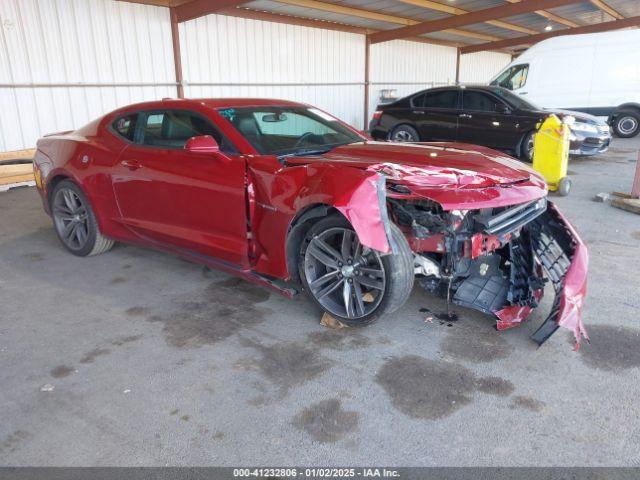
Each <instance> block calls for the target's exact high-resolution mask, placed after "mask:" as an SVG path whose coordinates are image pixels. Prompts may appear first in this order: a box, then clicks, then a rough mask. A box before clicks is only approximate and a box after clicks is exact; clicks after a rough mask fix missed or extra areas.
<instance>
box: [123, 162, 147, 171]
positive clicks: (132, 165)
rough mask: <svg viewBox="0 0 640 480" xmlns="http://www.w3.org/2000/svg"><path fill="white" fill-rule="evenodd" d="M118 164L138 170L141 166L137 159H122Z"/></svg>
mask: <svg viewBox="0 0 640 480" xmlns="http://www.w3.org/2000/svg"><path fill="white" fill-rule="evenodd" d="M120 165H122V166H123V167H126V168H128V169H129V170H138V169H139V168H142V165H141V164H140V162H138V161H137V160H122V161H121V162H120Z"/></svg>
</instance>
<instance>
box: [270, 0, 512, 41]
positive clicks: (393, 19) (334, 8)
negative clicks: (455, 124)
mask: <svg viewBox="0 0 640 480" xmlns="http://www.w3.org/2000/svg"><path fill="white" fill-rule="evenodd" d="M277 1H278V3H285V4H287V5H294V6H296V7H303V8H312V9H314V10H321V11H324V12H330V13H339V14H340V15H347V16H351V17H359V18H366V19H368V20H376V21H379V22H387V23H395V24H398V25H417V24H419V23H420V22H419V21H418V20H413V19H411V18H405V17H398V16H396V15H390V14H387V13H381V12H374V11H372V10H363V9H361V8H354V7H347V6H344V5H336V4H335V3H327V2H320V1H318V0H277ZM447 33H451V34H454V35H460V36H463V37H469V38H475V39H478V40H488V41H494V40H499V39H500V37H496V36H492V35H485V34H483V33H476V32H470V31H468V30H459V29H447ZM410 36H413V35H410ZM487 37H490V38H487Z"/></svg>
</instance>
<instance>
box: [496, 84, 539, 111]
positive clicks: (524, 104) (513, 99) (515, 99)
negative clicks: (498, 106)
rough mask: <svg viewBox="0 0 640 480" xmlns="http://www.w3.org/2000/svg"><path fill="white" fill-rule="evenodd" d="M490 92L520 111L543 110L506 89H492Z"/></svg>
mask: <svg viewBox="0 0 640 480" xmlns="http://www.w3.org/2000/svg"><path fill="white" fill-rule="evenodd" d="M490 91H491V93H493V94H494V95H497V96H498V97H500V98H502V99H503V100H504V101H505V102H507V103H508V104H510V105H511V106H512V107H514V108H516V109H518V110H542V109H541V108H540V107H538V106H537V105H535V104H534V103H531V102H529V101H528V100H525V99H524V98H522V97H521V96H520V95H516V94H515V93H512V92H510V91H509V90H507V89H506V88H501V87H491V88H490Z"/></svg>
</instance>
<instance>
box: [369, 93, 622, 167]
mask: <svg viewBox="0 0 640 480" xmlns="http://www.w3.org/2000/svg"><path fill="white" fill-rule="evenodd" d="M549 113H550V111H549V110H543V109H541V108H538V107H536V106H535V105H533V104H531V103H529V102H527V101H526V100H523V99H522V98H520V97H519V96H517V95H514V94H513V93H511V92H510V91H509V90H507V89H504V88H502V87H496V86H450V87H440V88H432V89H429V90H423V91H421V92H418V93H414V94H413V95H410V96H408V97H405V98H402V99H400V100H397V101H396V102H394V103H390V104H387V105H380V106H379V107H378V109H377V111H376V112H375V114H374V115H373V119H372V120H371V123H370V125H369V131H370V134H371V136H372V137H373V138H374V139H376V140H391V141H394V142H438V141H446V142H453V141H455V142H463V143H472V144H475V145H482V146H486V147H490V148H495V149H496V150H503V151H507V152H510V153H513V154H514V155H516V156H518V157H520V158H522V159H523V160H527V161H530V160H531V156H532V153H533V134H534V133H535V130H536V124H538V123H539V122H541V121H542V120H543V119H544V118H545V117H546V116H547V115H549ZM555 113H558V114H559V115H561V116H572V117H574V118H573V120H571V121H570V123H571V147H570V148H571V153H573V154H579V155H594V154H596V153H601V152H604V151H606V150H607V148H608V147H609V142H610V141H611V133H610V131H609V126H608V125H607V124H606V122H604V121H601V120H599V119H597V118H596V117H594V116H592V115H588V114H585V113H580V112H572V111H558V112H555Z"/></svg>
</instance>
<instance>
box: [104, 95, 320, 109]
mask: <svg viewBox="0 0 640 480" xmlns="http://www.w3.org/2000/svg"><path fill="white" fill-rule="evenodd" d="M190 106H193V107H195V106H204V107H209V108H241V107H266V106H271V107H273V106H283V107H308V105H306V104H304V103H299V102H291V101H289V100H279V99H274V98H164V99H162V100H154V101H151V102H141V103H134V104H131V105H127V106H125V107H122V108H119V109H118V110H116V111H115V112H121V111H132V110H155V109H158V110H161V109H163V108H189V107H190Z"/></svg>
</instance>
